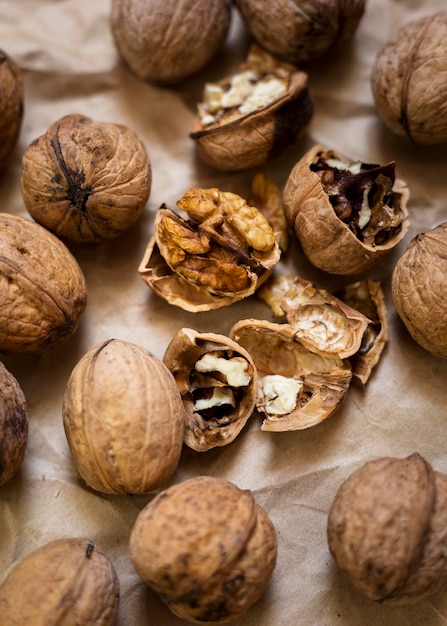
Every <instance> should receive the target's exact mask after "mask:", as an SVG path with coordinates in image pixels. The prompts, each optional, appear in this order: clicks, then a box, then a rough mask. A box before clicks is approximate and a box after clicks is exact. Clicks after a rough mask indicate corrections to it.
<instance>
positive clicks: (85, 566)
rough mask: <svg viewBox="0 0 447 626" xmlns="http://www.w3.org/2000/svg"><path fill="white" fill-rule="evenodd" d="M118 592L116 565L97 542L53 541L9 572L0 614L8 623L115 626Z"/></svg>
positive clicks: (16, 625) (2, 590)
mask: <svg viewBox="0 0 447 626" xmlns="http://www.w3.org/2000/svg"><path fill="white" fill-rule="evenodd" d="M119 594H120V588H119V581H118V577H117V574H116V571H115V568H114V566H113V564H112V562H111V561H110V560H109V559H108V558H107V557H106V556H105V555H104V553H103V552H102V550H101V548H100V547H99V546H97V545H96V544H95V543H94V542H93V541H90V540H88V539H75V538H66V539H65V538H64V539H56V540H55V541H51V542H50V543H47V544H45V545H43V546H42V547H40V548H37V549H36V550H34V551H33V552H31V553H30V554H28V555H27V556H25V557H24V558H23V559H22V560H21V561H19V562H18V563H17V565H16V566H15V567H14V568H13V569H12V570H11V572H10V573H9V574H8V576H7V577H6V579H5V580H4V582H3V584H2V585H1V587H0V615H1V616H2V617H1V619H2V623H3V624H5V625H6V624H8V625H9V626H25V624H30V625H31V624H33V626H44V625H46V624H66V625H67V626H68V625H69V624H73V625H74V624H78V625H79V626H81V625H86V624H95V626H114V625H115V624H116V623H117V620H118V606H119Z"/></svg>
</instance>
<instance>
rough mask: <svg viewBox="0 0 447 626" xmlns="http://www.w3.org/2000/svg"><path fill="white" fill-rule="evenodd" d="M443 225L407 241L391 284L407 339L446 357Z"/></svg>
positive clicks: (446, 236) (446, 229) (446, 241)
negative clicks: (409, 336)
mask: <svg viewBox="0 0 447 626" xmlns="http://www.w3.org/2000/svg"><path fill="white" fill-rule="evenodd" d="M446 274H447V222H444V223H442V224H439V225H438V226H435V227H434V228H432V229H431V230H429V231H427V232H421V233H419V234H417V235H416V236H415V237H413V238H412V239H411V241H410V242H409V244H408V246H407V249H406V250H405V252H404V253H403V254H402V256H401V257H400V259H399V260H398V261H397V263H396V265H395V267H394V270H393V274H392V281H391V293H392V297H393V302H394V306H395V309H396V311H397V313H398V315H399V317H400V319H401V320H402V322H403V324H404V325H405V327H406V329H407V330H408V332H409V334H410V335H411V337H412V338H413V339H414V340H415V341H416V343H418V344H419V345H420V346H421V347H422V348H424V349H425V350H427V351H428V352H430V353H431V354H433V355H435V356H438V357H441V358H447V326H446V320H447V304H446V301H445V276H446Z"/></svg>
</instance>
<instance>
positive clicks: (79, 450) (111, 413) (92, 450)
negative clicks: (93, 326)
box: [62, 339, 185, 494]
mask: <svg viewBox="0 0 447 626" xmlns="http://www.w3.org/2000/svg"><path fill="white" fill-rule="evenodd" d="M62 415H63V425H64V429H65V434H66V437H67V441H68V445H69V448H70V451H71V454H72V457H73V461H74V463H75V466H76V469H77V470H78V472H79V474H80V476H81V477H82V478H83V480H84V481H85V482H86V483H87V485H89V486H90V487H91V488H92V489H95V490H96V491H100V492H102V493H121V494H138V493H145V492H148V491H150V490H152V489H156V488H157V487H159V486H160V485H162V484H163V483H165V482H167V481H168V479H169V478H170V477H171V476H172V474H173V473H174V471H175V470H176V468H177V465H178V462H179V458H180V453H181V450H182V445H183V430H184V423H185V420H184V410H183V404H182V399H181V397H180V393H179V390H178V388H177V385H176V382H175V380H174V377H173V376H172V374H171V372H170V371H169V370H168V368H167V367H166V366H165V365H164V364H163V362H162V361H161V360H159V359H158V358H157V357H156V356H154V355H153V354H151V353H150V352H148V351H147V350H144V349H143V348H141V347H139V346H136V345H134V344H132V343H129V342H126V341H122V340H120V339H109V340H106V341H103V342H101V343H99V344H97V345H95V346H93V348H91V349H90V350H89V351H88V352H87V353H86V354H84V356H83V357H82V358H81V359H80V361H79V362H78V363H77V365H76V366H75V367H74V369H73V371H72V373H71V375H70V378H69V380H68V382H67V385H66V388H65V393H64V399H63V411H62Z"/></svg>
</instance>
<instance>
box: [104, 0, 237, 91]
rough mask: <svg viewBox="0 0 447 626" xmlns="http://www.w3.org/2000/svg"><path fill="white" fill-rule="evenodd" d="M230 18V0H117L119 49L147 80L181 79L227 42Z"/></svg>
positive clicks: (114, 26) (114, 5)
mask: <svg viewBox="0 0 447 626" xmlns="http://www.w3.org/2000/svg"><path fill="white" fill-rule="evenodd" d="M230 22H231V3H230V1H229V0H114V1H113V3H112V14H111V24H112V32H113V35H114V39H115V43H116V46H117V49H118V51H119V53H120V55H121V57H122V58H123V60H124V61H125V63H126V64H127V66H128V67H129V68H130V70H131V71H132V72H133V73H134V74H135V75H136V76H138V77H139V78H140V79H142V80H147V81H150V82H154V83H168V84H169V83H178V82H181V81H183V80H185V79H186V78H188V77H189V76H191V75H193V74H195V73H197V72H199V71H200V70H201V69H202V68H204V67H205V66H206V65H207V64H208V63H209V62H210V61H211V60H212V58H213V57H214V56H215V55H216V54H217V52H218V51H219V50H220V49H221V48H222V46H223V44H224V42H225V39H226V36H227V33H228V29H229V27H230Z"/></svg>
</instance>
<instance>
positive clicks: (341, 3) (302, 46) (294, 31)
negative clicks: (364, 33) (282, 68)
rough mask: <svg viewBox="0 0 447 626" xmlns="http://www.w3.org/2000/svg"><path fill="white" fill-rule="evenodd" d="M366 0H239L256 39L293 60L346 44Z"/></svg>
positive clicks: (319, 55)
mask: <svg viewBox="0 0 447 626" xmlns="http://www.w3.org/2000/svg"><path fill="white" fill-rule="evenodd" d="M365 4H366V0H292V1H290V0H276V1H275V2H274V3H272V2H270V1H269V0H236V5H237V6H238V8H239V10H240V12H241V14H242V17H243V19H244V21H245V23H246V25H247V27H248V29H249V31H250V33H251V34H252V35H253V37H254V39H255V40H256V41H257V42H258V43H259V45H261V46H262V47H263V48H265V49H266V50H269V52H271V53H272V54H275V55H277V56H278V57H280V58H283V59H285V60H286V61H290V62H292V63H301V62H304V61H313V60H315V59H317V58H319V57H321V56H323V54H325V53H326V52H328V51H329V50H331V49H333V48H335V47H336V46H339V45H340V44H342V43H344V44H345V43H346V42H347V41H348V40H349V39H351V38H352V37H353V35H354V33H355V31H356V30H357V27H358V25H359V22H360V20H361V18H362V16H363V13H364V10H365Z"/></svg>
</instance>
